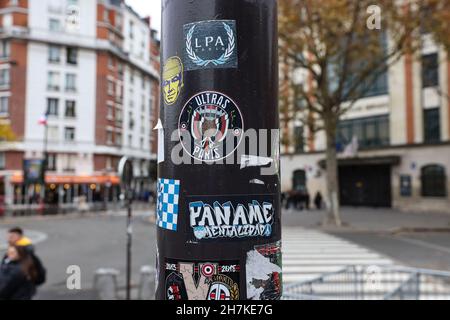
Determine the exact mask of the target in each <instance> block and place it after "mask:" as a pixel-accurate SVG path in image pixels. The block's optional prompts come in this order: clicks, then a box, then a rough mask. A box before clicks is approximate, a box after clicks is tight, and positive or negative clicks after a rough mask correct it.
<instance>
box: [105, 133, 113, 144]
mask: <svg viewBox="0 0 450 320" xmlns="http://www.w3.org/2000/svg"><path fill="white" fill-rule="evenodd" d="M112 143H113V133H112V131H111V130H107V131H106V144H112Z"/></svg>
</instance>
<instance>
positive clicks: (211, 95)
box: [178, 91, 244, 162]
mask: <svg viewBox="0 0 450 320" xmlns="http://www.w3.org/2000/svg"><path fill="white" fill-rule="evenodd" d="M178 129H179V130H178V132H179V135H180V142H181V144H182V146H183V149H184V150H185V151H186V152H187V153H188V154H189V155H190V156H191V157H193V158H194V159H197V160H200V161H204V162H215V161H219V160H222V159H224V158H226V157H228V156H229V155H231V154H232V153H234V151H235V150H236V149H237V147H238V146H239V144H240V143H241V140H242V136H243V132H244V123H243V120H242V114H241V111H240V110H239V108H238V106H237V104H236V103H235V102H234V101H233V100H232V99H231V98H229V97H228V96H226V95H224V94H222V93H220V92H215V91H205V92H201V93H198V94H196V95H194V96H193V97H192V98H191V99H190V100H189V101H188V102H187V103H186V104H185V106H184V108H183V110H182V111H181V114H180V119H179V128H178Z"/></svg>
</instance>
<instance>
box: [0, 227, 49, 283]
mask: <svg viewBox="0 0 450 320" xmlns="http://www.w3.org/2000/svg"><path fill="white" fill-rule="evenodd" d="M8 245H9V247H10V248H11V247H18V248H19V249H20V248H24V250H25V251H26V252H27V253H28V254H29V255H30V257H31V259H32V261H33V263H34V266H35V268H36V271H37V274H36V277H35V279H34V284H35V285H37V286H39V285H42V284H43V283H44V282H45V281H46V276H47V271H46V269H45V267H44V265H43V264H42V262H41V260H40V259H39V257H38V256H37V255H36V254H35V252H34V245H33V242H32V241H31V240H30V239H29V238H28V237H25V235H24V232H23V230H22V228H20V227H15V228H11V229H9V230H8ZM7 263H9V258H8V254H6V255H5V256H4V257H3V259H2V261H1V264H0V266H4V265H5V264H7Z"/></svg>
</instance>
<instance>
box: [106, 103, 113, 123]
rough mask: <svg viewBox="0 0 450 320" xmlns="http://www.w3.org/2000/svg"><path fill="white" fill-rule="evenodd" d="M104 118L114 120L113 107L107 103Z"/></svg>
mask: <svg viewBox="0 0 450 320" xmlns="http://www.w3.org/2000/svg"><path fill="white" fill-rule="evenodd" d="M106 109H107V110H106V118H107V119H109V120H112V119H113V118H114V106H113V104H112V103H108V104H107V106H106Z"/></svg>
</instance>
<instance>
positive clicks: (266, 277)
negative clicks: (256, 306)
mask: <svg viewBox="0 0 450 320" xmlns="http://www.w3.org/2000/svg"><path fill="white" fill-rule="evenodd" d="M246 270H247V272H246V276H247V298H248V299H251V300H279V299H280V298H281V295H282V283H283V280H282V276H281V241H278V242H275V243H270V244H264V245H258V246H255V247H254V250H252V251H250V252H248V253H247V262H246Z"/></svg>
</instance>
